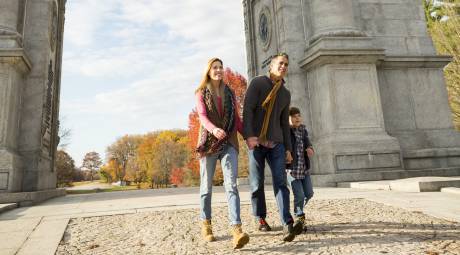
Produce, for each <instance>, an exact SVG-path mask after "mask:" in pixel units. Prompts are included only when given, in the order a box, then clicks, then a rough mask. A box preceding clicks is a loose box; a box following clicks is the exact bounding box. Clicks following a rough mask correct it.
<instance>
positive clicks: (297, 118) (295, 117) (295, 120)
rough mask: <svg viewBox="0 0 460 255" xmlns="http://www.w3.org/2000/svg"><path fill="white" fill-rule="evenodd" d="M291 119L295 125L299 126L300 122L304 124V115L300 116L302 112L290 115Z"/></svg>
mask: <svg viewBox="0 0 460 255" xmlns="http://www.w3.org/2000/svg"><path fill="white" fill-rule="evenodd" d="M289 120H290V122H291V125H292V126H293V127H299V126H300V124H302V116H300V113H296V114H294V115H291V116H289Z"/></svg>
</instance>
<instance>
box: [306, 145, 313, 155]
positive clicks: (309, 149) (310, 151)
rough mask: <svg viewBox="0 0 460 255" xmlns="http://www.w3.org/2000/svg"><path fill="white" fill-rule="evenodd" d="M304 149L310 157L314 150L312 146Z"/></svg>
mask: <svg viewBox="0 0 460 255" xmlns="http://www.w3.org/2000/svg"><path fill="white" fill-rule="evenodd" d="M306 151H307V155H308V157H311V156H313V155H314V154H315V151H314V150H313V148H312V147H308V148H307V149H306Z"/></svg>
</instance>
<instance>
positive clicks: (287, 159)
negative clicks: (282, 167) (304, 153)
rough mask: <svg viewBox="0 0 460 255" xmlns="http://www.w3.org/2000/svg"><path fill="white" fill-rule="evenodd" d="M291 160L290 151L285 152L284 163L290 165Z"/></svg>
mask: <svg viewBox="0 0 460 255" xmlns="http://www.w3.org/2000/svg"><path fill="white" fill-rule="evenodd" d="M292 160H293V158H292V155H291V152H290V151H286V163H288V164H290V163H291V162H292Z"/></svg>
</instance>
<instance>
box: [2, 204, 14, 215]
mask: <svg viewBox="0 0 460 255" xmlns="http://www.w3.org/2000/svg"><path fill="white" fill-rule="evenodd" d="M17 207H18V204H17V203H9V204H0V213H3V212H6V211H9V210H12V209H14V208H17Z"/></svg>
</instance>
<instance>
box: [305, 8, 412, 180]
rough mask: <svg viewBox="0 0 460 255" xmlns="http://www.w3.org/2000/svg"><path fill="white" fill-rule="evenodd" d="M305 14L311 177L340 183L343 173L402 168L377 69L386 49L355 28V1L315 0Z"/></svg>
mask: <svg viewBox="0 0 460 255" xmlns="http://www.w3.org/2000/svg"><path fill="white" fill-rule="evenodd" d="M307 9H309V10H310V17H309V20H310V24H308V25H309V27H310V30H311V33H310V35H311V36H310V37H309V38H307V41H308V42H309V45H308V46H307V49H306V51H305V57H304V59H303V60H302V61H301V62H300V65H301V66H302V67H303V68H304V69H305V70H306V71H307V84H308V91H309V92H310V95H312V96H310V102H309V103H310V109H311V122H312V130H311V132H312V133H313V134H314V137H313V143H314V144H315V148H316V157H315V160H313V169H312V170H313V171H312V172H313V174H315V175H317V176H321V175H335V177H334V178H333V179H334V182H336V181H337V180H340V178H339V177H338V176H340V174H347V173H353V172H372V171H376V170H381V169H385V170H400V169H402V168H403V165H402V160H401V149H400V145H399V142H398V140H397V139H396V138H394V137H391V136H389V135H388V133H387V132H386V131H385V124H384V118H383V109H382V103H381V98H380V91H379V79H378V75H377V64H378V63H379V61H381V60H383V59H384V56H385V54H384V50H383V49H379V48H376V47H375V46H374V42H373V39H372V38H368V37H366V36H365V33H364V32H362V31H360V29H359V28H358V27H357V25H356V23H355V14H354V10H353V9H354V8H353V1H352V0H331V1H321V0H311V1H309V2H308V3H307ZM322 180H323V181H325V180H326V182H327V178H322ZM320 185H329V184H327V183H320ZM331 185H334V184H331Z"/></svg>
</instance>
